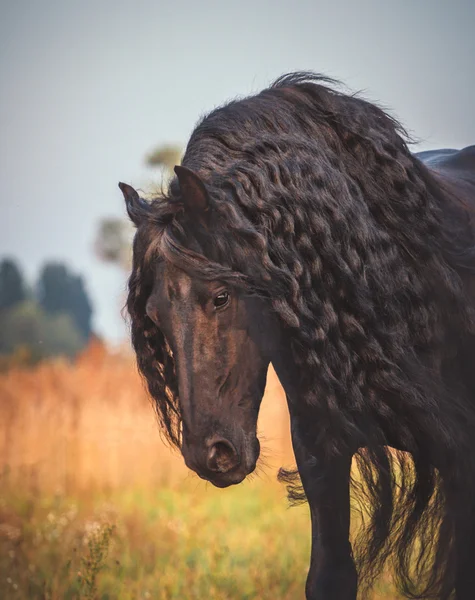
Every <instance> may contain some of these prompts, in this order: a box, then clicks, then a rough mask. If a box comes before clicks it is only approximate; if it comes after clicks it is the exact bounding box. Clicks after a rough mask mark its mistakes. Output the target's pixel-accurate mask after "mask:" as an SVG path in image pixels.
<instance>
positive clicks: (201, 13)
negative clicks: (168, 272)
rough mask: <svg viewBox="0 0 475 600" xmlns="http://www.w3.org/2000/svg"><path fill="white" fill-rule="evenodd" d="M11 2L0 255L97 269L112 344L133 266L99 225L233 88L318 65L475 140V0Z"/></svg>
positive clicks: (425, 127)
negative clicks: (148, 156)
mask: <svg viewBox="0 0 475 600" xmlns="http://www.w3.org/2000/svg"><path fill="white" fill-rule="evenodd" d="M0 2H1V15H2V17H1V23H0V82H1V90H0V198H1V203H2V217H1V219H0V256H3V255H6V254H9V255H14V256H16V257H18V258H19V259H20V261H21V263H22V264H23V266H24V268H25V270H26V272H27V274H28V276H29V277H30V278H32V277H33V275H36V273H37V271H38V269H39V267H40V266H41V264H42V263H43V262H44V261H45V260H47V259H64V260H65V261H67V262H68V263H69V264H70V265H71V266H72V267H73V268H74V269H75V270H77V271H80V272H82V273H83V274H84V275H85V276H86V278H87V282H88V287H89V290H90V292H91V295H92V297H93V300H94V303H95V306H96V327H97V330H98V331H99V332H100V333H102V334H105V335H107V337H108V338H109V339H111V340H117V339H120V337H121V336H122V335H123V333H124V329H123V324H122V321H121V318H120V316H119V308H120V306H121V304H122V303H123V298H124V296H123V294H124V285H125V277H124V275H123V274H121V273H120V272H119V271H118V270H117V269H114V268H112V267H110V266H107V265H102V264H100V263H99V262H98V261H97V259H96V258H95V257H94V254H93V249H92V243H93V240H94V235H95V231H96V227H97V224H98V222H99V220H100V219H101V217H104V216H111V215H121V214H123V212H124V211H123V207H122V201H121V195H120V192H119V190H118V188H117V182H118V181H119V180H123V181H126V182H128V183H131V184H134V185H136V186H137V187H147V185H149V184H150V183H152V182H153V180H154V177H155V175H154V173H153V172H152V171H150V170H147V169H146V168H145V167H144V166H143V156H144V154H145V153H146V152H147V151H148V150H150V149H151V148H152V147H154V146H155V145H157V144H159V143H166V142H178V143H181V144H184V143H185V142H186V140H187V137H188V135H189V133H190V132H191V130H192V128H193V125H194V123H195V122H196V121H197V119H198V118H199V117H200V116H201V115H202V114H203V113H204V112H207V111H209V110H210V109H212V108H213V107H214V106H216V105H218V104H221V103H223V102H224V101H225V100H227V99H230V98H233V97H236V96H238V95H244V94H248V93H250V92H253V91H258V90H259V89H260V88H262V87H264V86H265V85H267V84H268V83H269V82H270V81H271V80H273V79H274V78H276V77H277V76H278V75H280V74H282V73H284V72H287V71H291V70H301V69H312V70H315V71H319V72H323V73H325V74H328V75H332V76H335V77H337V78H340V79H342V80H343V81H344V82H345V83H346V84H347V85H348V86H349V87H350V88H351V89H364V90H365V95H366V97H367V98H369V99H373V100H376V101H378V102H379V103H381V104H383V105H384V106H386V107H388V108H390V109H391V111H392V112H393V114H395V115H396V116H398V117H399V118H400V119H401V120H402V121H403V123H404V124H405V125H406V126H407V127H408V128H409V129H410V130H411V131H413V132H414V133H415V134H416V135H417V136H418V137H419V138H420V139H422V143H421V145H420V148H434V147H437V146H452V147H460V146H464V145H468V144H473V143H475V109H474V97H475V67H474V62H475V61H474V59H475V35H474V31H475V2H474V1H473V0H446V1H442V0H398V2H386V1H385V0H372V1H370V0H366V1H364V0H363V1H362V0H359V1H357V2H356V1H355V0H332V1H331V2H330V1H325V2H323V1H319V0H313V1H310V0H309V1H300V2H299V1H297V0H294V1H288V0H285V1H277V0H274V1H259V0H253V1H249V0H244V1H239V2H227V1H226V0H225V1H222V0H221V1H220V2H209V1H206V0H202V1H199V2H198V1H195V2H191V1H186V0H182V1H180V2H160V1H157V0H135V1H130V2H123V1H120V0H102V1H101V0H95V1H90V0H81V1H76V0H74V1H73V0H35V1H33V0H0Z"/></svg>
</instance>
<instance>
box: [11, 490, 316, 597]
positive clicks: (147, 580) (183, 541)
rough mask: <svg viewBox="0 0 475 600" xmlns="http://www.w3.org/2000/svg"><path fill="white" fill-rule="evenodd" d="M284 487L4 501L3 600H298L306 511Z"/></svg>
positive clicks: (306, 545) (28, 497)
mask: <svg viewBox="0 0 475 600" xmlns="http://www.w3.org/2000/svg"><path fill="white" fill-rule="evenodd" d="M283 496H284V490H283V488H282V487H279V486H277V485H274V484H273V483H262V482H259V481H256V482H251V483H249V484H246V485H242V486H238V487H235V488H232V489H229V490H224V491H223V490H217V489H214V488H213V487H212V486H209V485H208V486H204V485H202V484H201V483H200V484H198V483H197V482H196V481H195V480H192V479H190V480H188V481H186V482H185V483H184V484H183V485H181V486H172V487H163V488H159V489H156V490H154V491H151V490H147V491H144V490H138V489H136V490H129V491H127V492H126V491H114V492H111V493H110V494H104V493H95V494H89V495H84V494H83V495H81V496H79V495H78V496H76V497H65V496H62V495H61V496H59V495H58V496H41V497H37V496H36V495H35V494H33V493H29V494H25V493H15V492H13V491H10V492H3V494H2V495H1V496H0V523H1V525H0V597H1V598H4V599H12V600H13V599H19V598H22V599H23V598H42V599H43V598H44V599H46V598H48V599H57V598H58V599H59V598H61V599H62V598H64V599H73V598H101V599H107V598H110V599H112V598H114V599H115V598H117V599H120V600H129V599H138V598H158V599H167V600H168V599H170V600H171V599H180V600H192V599H204V598H206V599H208V598H210V599H211V598H212V599H214V600H220V599H223V600H224V599H234V598H235V599H240V600H245V599H251V598H253V599H254V598H255V599H262V600H265V599H266V598H269V599H270V598H273V599H277V598H278V599H292V600H293V599H297V598H302V597H303V588H304V582H305V576H306V570H307V565H308V557H309V538H310V530H309V520H308V514H307V508H306V507H301V508H293V509H289V508H288V507H287V505H286V501H285V499H284V497H283Z"/></svg>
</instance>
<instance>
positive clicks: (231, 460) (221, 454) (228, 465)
mask: <svg viewBox="0 0 475 600" xmlns="http://www.w3.org/2000/svg"><path fill="white" fill-rule="evenodd" d="M207 465H208V469H209V470H210V471H214V472H216V473H227V472H228V471H231V470H232V469H234V468H235V467H236V466H237V465H239V457H238V455H237V453H236V450H235V449H234V447H233V446H232V444H230V443H229V442H227V441H226V440H220V441H219V442H215V443H214V444H213V445H212V446H210V448H209V450H208V461H207Z"/></svg>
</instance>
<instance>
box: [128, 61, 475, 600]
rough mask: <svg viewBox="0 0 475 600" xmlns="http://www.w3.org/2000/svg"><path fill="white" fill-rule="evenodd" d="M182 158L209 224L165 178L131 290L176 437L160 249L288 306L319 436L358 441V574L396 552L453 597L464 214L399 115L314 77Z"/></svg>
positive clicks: (434, 592) (236, 115)
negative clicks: (200, 188) (158, 289)
mask: <svg viewBox="0 0 475 600" xmlns="http://www.w3.org/2000/svg"><path fill="white" fill-rule="evenodd" d="M183 165H185V166H187V167H189V168H190V169H193V170H194V171H196V172H197V173H198V174H199V175H200V176H201V177H202V179H203V180H204V181H205V182H206V184H207V187H208V189H209V191H210V195H211V203H212V204H211V211H210V221H209V229H207V228H206V227H202V226H201V225H200V224H199V223H196V222H193V221H191V220H189V218H188V217H187V215H186V213H185V211H184V210H183V203H182V202H181V198H180V194H179V191H178V186H176V182H174V181H172V182H171V185H170V188H169V191H168V193H167V194H165V195H164V196H163V197H160V198H157V199H156V200H154V201H153V202H152V203H151V207H150V210H149V209H147V210H146V211H145V210H144V215H143V216H144V222H143V224H141V225H140V227H139V229H138V232H137V235H136V238H135V242H134V265H133V272H132V275H131V278H130V282H129V297H128V310H129V313H130V316H131V324H132V339H133V345H134V348H135V350H136V353H137V358H138V364H139V368H140V370H141V372H142V374H143V375H144V377H145V378H146V380H147V383H148V386H149V390H150V393H151V395H152V397H153V398H154V400H155V402H156V407H157V412H158V415H159V418H160V420H161V423H162V425H163V427H164V431H165V433H166V435H167V437H168V439H169V440H170V441H171V442H172V443H173V444H175V445H178V446H179V445H180V408H179V403H178V392H177V384H176V374H175V366H174V361H173V356H172V354H171V352H170V350H169V348H168V347H167V345H166V342H165V339H164V337H163V335H162V333H161V332H160V330H159V329H158V328H157V327H156V326H155V325H154V324H153V323H152V321H151V320H150V319H149V318H148V317H147V316H146V312H145V305H146V302H147V299H148V296H149V294H150V290H151V286H152V280H153V269H154V265H155V264H156V261H157V260H162V259H166V260H170V261H172V262H173V263H175V264H177V265H178V266H180V267H181V268H183V269H185V270H187V271H188V272H190V273H193V274H195V275H196V276H198V277H204V278H207V279H219V280H222V281H227V282H229V283H230V285H232V286H238V287H244V288H245V289H246V290H247V291H248V292H249V293H255V294H259V295H260V296H261V297H263V298H266V299H267V301H268V303H269V306H270V307H271V309H272V310H273V311H275V313H276V314H277V315H278V317H279V319H280V321H281V323H282V326H283V327H284V328H285V330H286V333H287V336H288V339H289V344H290V345H291V348H292V352H293V358H294V361H295V365H296V369H297V370H298V372H299V376H300V377H301V380H302V381H303V385H304V386H305V389H306V390H307V393H306V394H305V397H306V399H307V404H308V407H306V409H308V410H309V411H310V413H311V414H315V415H318V419H317V418H316V419H315V422H313V423H310V424H309V427H311V428H313V429H314V430H315V431H316V432H317V433H316V434H315V437H316V441H318V443H319V444H320V445H321V446H322V447H323V448H324V449H325V452H327V453H328V454H339V453H343V452H346V451H348V450H349V449H350V450H351V451H356V450H357V449H359V451H358V453H357V455H356V458H357V461H358V465H359V475H358V476H357V477H355V481H354V491H355V497H356V498H357V499H359V500H360V502H361V503H362V505H364V506H365V507H366V509H365V510H367V511H369V521H368V522H367V523H366V527H365V528H364V531H363V532H362V533H361V534H360V536H359V537H358V539H357V540H356V542H355V545H354V549H355V554H356V558H357V564H358V565H359V569H360V581H364V582H366V583H367V584H368V585H370V584H371V583H372V581H373V580H374V578H375V577H376V576H377V575H378V574H379V572H380V570H381V568H382V566H383V564H384V562H385V561H386V559H387V558H388V557H391V558H392V559H393V560H394V566H395V573H396V579H397V583H398V585H399V587H400V589H401V590H402V591H403V592H404V593H405V594H406V595H408V596H409V597H424V598H427V597H434V598H435V597H437V598H448V597H449V596H450V594H451V592H452V588H453V578H454V573H453V571H454V568H455V566H454V565H455V556H454V548H453V536H454V527H455V524H456V520H457V519H463V518H464V515H465V514H467V511H468V510H469V508H468V503H467V505H465V504H464V503H463V502H462V500H460V501H459V500H458V498H461V497H462V495H461V494H460V493H459V491H460V489H462V488H463V489H465V490H467V493H466V494H465V497H468V498H470V497H471V496H472V495H473V492H474V491H475V490H474V489H473V488H474V485H475V482H474V481H473V479H474V477H473V475H474V474H475V464H474V460H475V459H474V451H473V450H474V443H475V440H472V439H470V436H469V434H468V432H469V431H470V430H472V431H473V430H475V427H474V425H475V406H474V402H473V398H472V397H471V396H470V391H469V389H468V388H467V386H466V382H467V377H469V375H468V373H469V369H470V367H469V366H468V365H466V364H465V363H464V362H463V361H461V360H459V359H458V357H457V355H456V348H457V347H460V343H461V340H462V343H465V344H466V346H467V348H472V347H474V348H475V344H474V337H473V336H474V326H475V320H474V316H473V314H472V313H471V312H470V310H469V308H468V307H469V305H470V302H469V299H468V298H467V291H466V286H465V285H464V277H465V274H466V273H469V272H471V271H473V268H474V266H475V258H474V254H473V246H474V239H473V233H472V231H471V230H469V229H468V228H466V227H464V226H463V225H462V224H463V223H464V222H466V221H467V219H466V216H465V211H466V210H467V209H466V208H464V207H463V206H462V205H460V206H459V205H458V204H457V203H456V201H455V199H453V198H452V197H451V193H450V191H449V190H448V189H445V188H444V186H443V185H442V183H441V182H440V181H439V180H438V179H437V178H436V176H435V175H433V174H432V173H431V172H430V171H429V170H428V169H427V168H426V167H425V166H424V165H423V164H422V163H421V162H420V161H419V160H417V158H415V157H414V156H413V155H412V154H411V152H410V151H409V148H408V138H407V135H406V133H405V131H404V129H403V128H402V127H401V125H400V124H399V123H398V122H397V121H395V120H394V119H393V118H391V117H390V116H388V115H387V114H386V113H385V112H384V111H383V110H381V109H380V108H378V107H376V106H375V105H373V104H370V103H368V102H366V101H365V100H363V99H361V98H359V97H356V96H352V95H347V94H345V93H343V92H341V91H339V89H338V86H337V85H336V84H335V82H332V81H331V80H328V79H325V78H322V77H318V76H314V75H311V74H308V73H303V74H302V73H297V74H291V75H288V76H285V77H283V78H281V79H279V80H277V81H276V82H275V83H274V84H273V85H272V86H271V87H270V88H268V89H266V90H264V91H263V92H261V93H260V94H258V95H256V96H253V97H250V98H247V99H244V100H239V101H235V102H231V103H229V104H227V105H225V106H223V107H221V108H218V109H217V110H215V111H214V112H212V113H211V114H210V115H208V116H207V117H205V118H204V119H203V120H202V121H201V123H200V124H199V125H198V126H197V127H196V129H195V130H194V132H193V134H192V136H191V138H190V141H189V144H188V146H187V149H186V153H185V156H184V159H183ZM209 232H211V233H209ZM197 241H199V244H197V243H196V242H197ZM197 248H201V249H202V251H201V252H197ZM471 377H472V380H473V379H474V378H475V375H472V376H471ZM464 382H465V383H464ZM473 383H474V385H475V381H474V382H473ZM312 411H313V412H312ZM389 446H392V447H393V448H395V449H389ZM283 478H284V479H285V478H287V479H289V478H291V474H290V473H284V474H283ZM291 495H293V496H294V498H298V497H299V490H297V489H296V488H292V487H291Z"/></svg>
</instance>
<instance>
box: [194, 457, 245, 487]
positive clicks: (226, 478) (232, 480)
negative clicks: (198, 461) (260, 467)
mask: <svg viewBox="0 0 475 600" xmlns="http://www.w3.org/2000/svg"><path fill="white" fill-rule="evenodd" d="M256 463H257V458H256V460H255V461H254V462H253V464H252V465H250V466H249V467H248V468H247V467H246V468H243V466H241V467H239V468H237V469H234V470H232V471H229V472H228V473H219V474H216V475H215V476H214V477H202V479H206V480H207V481H209V482H210V483H212V484H213V485H214V486H215V487H217V488H227V487H230V486H231V485H238V484H239V483H241V482H243V481H244V479H246V477H247V476H248V475H250V474H251V473H253V472H254V470H255V468H256ZM200 477H201V476H200Z"/></svg>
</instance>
